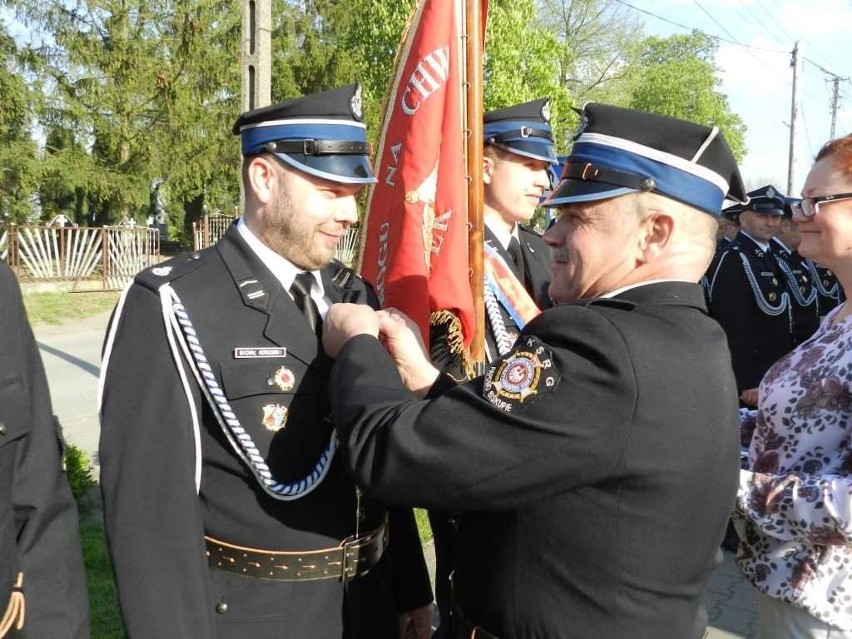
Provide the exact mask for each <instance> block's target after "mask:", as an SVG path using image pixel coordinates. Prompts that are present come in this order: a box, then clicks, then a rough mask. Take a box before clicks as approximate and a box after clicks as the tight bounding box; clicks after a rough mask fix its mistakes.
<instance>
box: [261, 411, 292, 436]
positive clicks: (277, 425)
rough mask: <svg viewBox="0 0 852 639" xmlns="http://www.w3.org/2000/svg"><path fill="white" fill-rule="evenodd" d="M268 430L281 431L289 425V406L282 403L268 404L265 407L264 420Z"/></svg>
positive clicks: (263, 422)
mask: <svg viewBox="0 0 852 639" xmlns="http://www.w3.org/2000/svg"><path fill="white" fill-rule="evenodd" d="M261 423H262V424H263V425H264V426H266V430H271V431H273V432H275V431H279V430H281V429H282V428H284V427H285V426H286V425H287V407H286V406H281V405H280V404H267V405H266V406H264V407H263V420H262V422H261Z"/></svg>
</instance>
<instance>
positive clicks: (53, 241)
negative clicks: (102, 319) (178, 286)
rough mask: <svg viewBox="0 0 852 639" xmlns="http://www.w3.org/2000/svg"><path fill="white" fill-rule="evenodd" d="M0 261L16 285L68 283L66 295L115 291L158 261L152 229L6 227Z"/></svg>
mask: <svg viewBox="0 0 852 639" xmlns="http://www.w3.org/2000/svg"><path fill="white" fill-rule="evenodd" d="M0 258H2V259H4V260H5V261H6V262H7V263H8V264H9V266H10V267H11V268H12V270H13V271H14V272H15V273H16V274H17V276H18V278H19V279H21V280H22V281H25V282H27V281H29V282H35V281H51V282H71V283H72V288H71V290H76V289H78V288H85V289H87V290H94V289H102V290H119V289H121V288H123V287H124V285H125V284H126V283H127V282H128V281H129V280H130V279H132V278H133V276H134V275H135V274H136V273H137V272H139V271H141V270H142V269H144V268H147V267H149V266H151V265H153V264H156V263H157V262H158V261H159V259H160V238H159V232H158V231H157V229H150V228H145V227H132V226H104V227H99V228H90V227H76V226H10V227H9V228H8V229H6V230H4V231H3V232H2V234H0Z"/></svg>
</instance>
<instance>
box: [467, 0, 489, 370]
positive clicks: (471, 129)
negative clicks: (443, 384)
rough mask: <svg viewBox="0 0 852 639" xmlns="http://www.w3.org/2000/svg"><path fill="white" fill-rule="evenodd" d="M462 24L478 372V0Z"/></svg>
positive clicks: (481, 349)
mask: <svg viewBox="0 0 852 639" xmlns="http://www.w3.org/2000/svg"><path fill="white" fill-rule="evenodd" d="M464 24H465V30H464V39H465V118H466V132H467V136H466V140H465V144H466V151H467V153H466V155H467V182H468V189H467V215H468V229H469V232H468V242H469V257H470V290H471V293H472V295H473V309H474V318H475V326H474V333H473V341H472V342H471V345H470V356H471V359H472V360H473V362H474V366H475V367H476V374H477V375H481V374H483V373H484V372H485V301H484V288H485V274H484V271H483V264H482V260H483V256H482V254H483V245H484V242H485V238H484V230H483V225H484V222H483V212H482V206H483V205H482V202H483V197H484V196H483V182H482V144H483V142H482V135H483V134H482V113H483V111H482V75H483V74H482V51H483V35H484V33H485V30H484V29H483V24H482V0H465V23H464Z"/></svg>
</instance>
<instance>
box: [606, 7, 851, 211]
mask: <svg viewBox="0 0 852 639" xmlns="http://www.w3.org/2000/svg"><path fill="white" fill-rule="evenodd" d="M617 1H618V2H620V4H621V5H622V9H623V10H625V11H627V12H628V13H632V14H633V15H634V16H635V17H637V18H638V19H639V20H640V21H641V23H642V24H643V26H644V29H645V32H646V33H647V34H648V35H658V36H669V35H673V34H676V33H688V32H689V31H690V30H691V29H693V28H695V29H699V30H701V31H704V32H705V33H708V34H710V35H714V36H718V37H719V38H720V42H719V51H718V54H717V56H716V65H717V66H718V67H719V69H720V77H721V79H722V85H721V87H720V89H719V90H720V91H721V92H722V93H724V94H726V95H727V96H728V101H729V106H730V108H731V110H732V111H733V112H734V113H737V114H738V115H739V116H740V117H741V118H742V119H743V122H744V123H745V125H746V127H747V129H748V130H747V132H746V147H747V153H746V156H745V158H744V159H743V161H742V163H741V165H740V170H741V173H742V175H743V179H744V180H745V182H746V185H747V186H748V187H749V188H757V187H759V186H764V185H766V184H773V185H775V186H776V187H777V188H778V189H779V190H781V191H782V192H784V193H786V192H787V182H788V165H789V161H788V159H789V152H790V128H789V123H790V120H791V117H790V116H791V107H792V94H793V69H792V67H791V66H790V61H791V57H792V56H791V52H792V50H793V47H794V45H795V42H796V41H797V40H798V41H799V57H800V59H801V66H800V67H799V75H798V81H797V85H798V86H797V88H798V91H797V92H798V94H799V98H800V99H799V102H798V118H797V124H796V145H795V153H796V161H795V162H794V163H793V190H792V192H791V193H789V195H799V193H800V191H801V188H802V184H803V183H804V180H805V177H806V176H807V173H808V170H809V169H810V166H811V164H812V163H813V158H814V155H815V154H816V153H817V151H819V149H820V147H821V146H822V145H823V143H824V142H826V141H827V140H828V139H829V138H830V137H831V102H832V94H833V90H834V86H833V84H832V80H833V77H834V76H838V77H840V78H842V80H841V82H840V84H839V108H838V110H837V117H836V123H835V137H840V136H842V135H846V134H848V133H852V83H850V79H852V0H617ZM628 4H629V5H631V6H628ZM640 10H641V11H640ZM643 11H644V12H646V13H643ZM649 14H655V16H659V17H655V16H654V15H649ZM667 21H668V22H667ZM671 23H677V25H675V24H671ZM678 25H682V26H678ZM684 27H686V28H684ZM831 74H834V75H831Z"/></svg>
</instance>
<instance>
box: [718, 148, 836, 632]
mask: <svg viewBox="0 0 852 639" xmlns="http://www.w3.org/2000/svg"><path fill="white" fill-rule="evenodd" d="M802 196H803V198H804V199H803V200H802V201H801V203H799V204H798V205H797V206H795V207H794V217H793V219H794V220H795V221H796V222H797V223H798V225H799V231H800V233H801V236H802V241H801V244H800V245H799V252H800V253H801V254H802V255H803V256H804V257H807V258H809V259H811V260H813V261H815V262H818V263H820V264H822V265H824V266H826V267H828V268H830V269H831V270H832V271H833V272H834V273H836V275H837V278H838V280H839V282H840V284H841V286H842V287H843V288H844V290H845V291H846V292H847V293H848V292H849V291H850V290H852V288H850V287H852V135H849V136H846V137H843V138H840V139H837V140H833V141H831V142H829V143H827V144H826V145H825V146H824V147H823V148H822V150H820V152H819V153H818V154H817V157H816V162H815V163H814V165H813V167H812V169H811V171H810V173H809V174H808V177H807V179H806V181H805V186H804V189H803V190H802ZM850 311H852V307H850V305H849V304H848V303H846V304H843V305H842V306H839V307H837V308H836V309H834V310H833V311H832V312H831V313H829V314H828V315H827V316H826V318H825V321H824V322H823V324H822V325H821V326H820V328H819V329H818V330H817V332H816V333H815V334H814V335H813V336H812V337H811V338H810V339H809V340H807V341H806V342H804V343H803V344H801V345H800V346H799V347H798V348H796V349H795V350H794V351H792V352H791V353H789V354H788V355H786V356H785V357H783V358H782V359H780V360H779V361H778V362H777V363H776V364H775V365H774V366H773V367H772V368H770V369H769V370H768V371H767V373H766V375H765V376H764V377H763V380H762V381H761V383H760V392H759V399H758V410H757V411H752V415H750V417H753V418H756V421H757V424H756V429H755V432H754V437H753V438H752V441H751V448H750V450H749V459H748V467H747V469H746V470H743V471H742V472H741V475H740V489H739V494H738V496H737V512H736V513H735V520H736V523H737V529H738V532H739V533H740V537H741V538H742V541H741V543H740V547H739V550H738V556H737V563H738V564H739V566H740V568H741V569H742V570H743V572H744V573H745V575H746V578H747V579H748V580H749V581H750V582H751V583H752V584H753V585H754V587H755V588H756V589H757V590H758V595H757V597H758V613H759V632H758V637H759V639H786V638H790V639H798V638H804V637H821V638H830V639H852V319H849V318H848V315H849V314H850Z"/></svg>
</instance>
